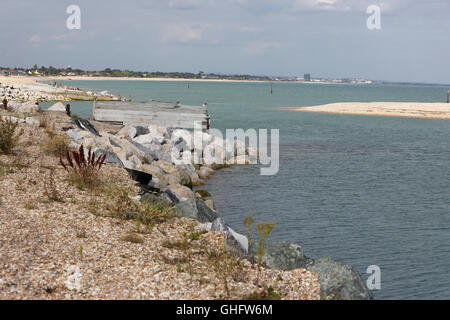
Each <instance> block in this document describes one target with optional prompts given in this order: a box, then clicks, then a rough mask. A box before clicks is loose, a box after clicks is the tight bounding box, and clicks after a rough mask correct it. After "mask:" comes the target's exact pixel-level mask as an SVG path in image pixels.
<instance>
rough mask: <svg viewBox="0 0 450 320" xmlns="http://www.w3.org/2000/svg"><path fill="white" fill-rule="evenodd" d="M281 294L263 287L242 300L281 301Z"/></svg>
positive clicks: (271, 288) (270, 288)
mask: <svg viewBox="0 0 450 320" xmlns="http://www.w3.org/2000/svg"><path fill="white" fill-rule="evenodd" d="M282 298H283V294H282V293H281V292H280V291H279V290H276V289H274V288H273V287H272V286H269V287H265V288H263V289H262V290H260V291H253V292H252V293H251V294H250V295H248V296H247V297H245V299H244V300H281V299H282Z"/></svg>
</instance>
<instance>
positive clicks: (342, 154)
mask: <svg viewBox="0 0 450 320" xmlns="http://www.w3.org/2000/svg"><path fill="white" fill-rule="evenodd" d="M64 84H67V85H70V86H74V87H83V88H90V89H97V90H109V91H110V92H112V93H115V94H120V95H121V96H122V97H131V98H133V100H134V101H146V100H148V99H156V100H162V101H172V102H176V101H181V102H182V103H183V104H191V105H201V104H203V103H204V102H207V103H208V109H209V113H210V115H211V118H212V120H211V125H212V126H213V127H215V128H219V129H227V128H243V129H248V128H255V129H260V128H267V129H272V128H274V129H280V170H279V172H278V174H277V175H276V176H261V175H260V170H259V167H258V166H233V167H231V168H226V169H222V170H219V171H217V172H216V174H215V176H214V177H213V178H212V179H210V180H208V181H207V185H206V186H205V187H204V188H205V189H206V190H208V191H209V192H211V193H212V194H213V197H214V201H215V203H216V207H217V209H218V211H219V212H220V213H221V214H222V216H223V217H224V219H225V221H226V222H227V223H228V224H230V225H231V227H233V228H234V229H235V230H236V231H238V232H241V233H245V227H244V225H243V220H244V217H246V216H247V215H248V214H249V213H251V214H252V216H253V217H254V219H255V220H256V221H264V222H266V221H273V222H275V223H276V226H275V229H274V231H273V232H272V234H271V235H270V238H269V240H270V242H271V243H276V242H279V241H292V242H298V243H300V244H301V245H302V247H303V249H304V252H305V254H306V255H307V256H311V257H312V258H319V257H321V256H329V257H331V258H333V259H335V260H337V261H340V262H343V263H347V264H352V265H354V266H355V267H356V268H357V269H358V271H359V272H360V273H361V274H362V275H363V278H364V279H367V277H368V275H367V274H366V270H367V267H368V266H370V265H378V266H379V267H380V268H381V290H376V291H374V295H375V297H376V298H379V299H449V298H450V279H449V277H448V275H447V272H448V270H450V209H449V205H450V121H447V120H433V119H411V118H394V117H377V116H356V115H334V114H320V113H306V112H293V111H287V110H284V109H282V108H284V107H297V106H309V105H317V104H325V103H332V102H345V101H419V102H442V101H445V99H446V91H447V88H444V87H438V86H393V85H392V86H385V85H325V84H301V83H279V82H275V83H274V86H273V90H274V91H273V94H270V84H269V83H256V82H255V83H251V82H249V83H241V82H233V83H231V82H193V81H191V82H190V86H189V88H188V85H187V82H177V81H169V82H168V81H161V82H153V81H149V82H147V81H67V82H64ZM48 105H49V104H45V105H44V106H48ZM71 105H72V112H73V113H76V114H78V115H82V116H90V115H92V103H91V102H78V103H71Z"/></svg>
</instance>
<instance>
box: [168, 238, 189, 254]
mask: <svg viewBox="0 0 450 320" xmlns="http://www.w3.org/2000/svg"><path fill="white" fill-rule="evenodd" d="M162 246H163V247H165V248H168V249H178V250H182V251H186V250H187V249H189V242H188V241H187V239H186V238H183V240H176V241H169V240H164V241H163V242H162Z"/></svg>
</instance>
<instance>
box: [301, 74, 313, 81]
mask: <svg viewBox="0 0 450 320" xmlns="http://www.w3.org/2000/svg"><path fill="white" fill-rule="evenodd" d="M303 80H305V81H311V74H309V73H305V74H304V75H303Z"/></svg>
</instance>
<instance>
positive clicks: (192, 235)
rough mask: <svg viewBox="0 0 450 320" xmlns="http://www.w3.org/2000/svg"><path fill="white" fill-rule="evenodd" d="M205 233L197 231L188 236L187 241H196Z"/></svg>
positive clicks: (204, 231)
mask: <svg viewBox="0 0 450 320" xmlns="http://www.w3.org/2000/svg"><path fill="white" fill-rule="evenodd" d="M205 233H207V231H206V230H199V231H196V232H193V233H191V234H190V235H189V239H191V240H192V241H194V240H198V239H199V238H200V236H201V235H202V234H205Z"/></svg>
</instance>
